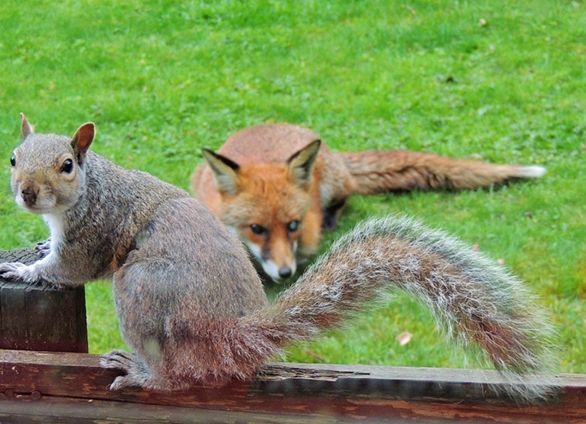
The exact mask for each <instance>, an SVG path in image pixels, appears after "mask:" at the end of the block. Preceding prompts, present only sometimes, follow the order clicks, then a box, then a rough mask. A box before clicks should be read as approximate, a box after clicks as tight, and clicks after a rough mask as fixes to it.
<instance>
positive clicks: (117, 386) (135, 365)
mask: <svg viewBox="0 0 586 424" xmlns="http://www.w3.org/2000/svg"><path fill="white" fill-rule="evenodd" d="M100 365H101V366H102V367H104V368H114V369H119V370H122V371H124V372H126V375H120V376H118V377H116V378H115V379H114V381H113V382H112V384H110V386H109V387H108V388H109V389H110V390H121V389H123V388H125V387H142V388H152V387H155V386H158V385H160V382H159V384H157V383H156V382H155V378H154V376H153V374H152V373H151V371H150V370H149V368H148V366H147V365H146V364H145V363H144V362H143V361H142V360H141V359H140V358H139V357H138V355H136V354H133V353H127V352H123V351H120V350H115V351H112V352H110V353H108V354H106V355H104V356H102V357H101V358H100Z"/></svg>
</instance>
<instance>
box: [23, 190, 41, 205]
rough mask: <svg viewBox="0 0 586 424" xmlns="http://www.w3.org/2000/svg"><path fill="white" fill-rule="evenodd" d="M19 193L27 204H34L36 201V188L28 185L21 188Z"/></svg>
mask: <svg viewBox="0 0 586 424" xmlns="http://www.w3.org/2000/svg"><path fill="white" fill-rule="evenodd" d="M20 193H21V196H22V200H24V203H26V204H27V206H34V204H35V203H36V201H37V190H35V189H34V188H33V187H30V186H29V187H26V188H23V189H22V190H21V192H20Z"/></svg>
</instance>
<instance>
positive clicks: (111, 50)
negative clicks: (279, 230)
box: [0, 0, 586, 372]
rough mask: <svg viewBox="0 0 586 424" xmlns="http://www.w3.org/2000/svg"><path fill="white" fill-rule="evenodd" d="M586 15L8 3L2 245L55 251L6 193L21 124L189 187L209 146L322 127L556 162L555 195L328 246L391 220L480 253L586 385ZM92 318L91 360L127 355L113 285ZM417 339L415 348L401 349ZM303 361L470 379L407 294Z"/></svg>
mask: <svg viewBox="0 0 586 424" xmlns="http://www.w3.org/2000/svg"><path fill="white" fill-rule="evenodd" d="M585 12H586V5H585V4H584V2H582V1H562V0H560V1H549V0H531V1H516V2H510V1H502V0H490V1H480V0H479V1H416V0H412V1H409V2H407V1H392V2H387V1H362V2H347V1H339V2H333V1H331V2H318V1H296V2H277V1H274V2H271V1H248V2H239V1H214V2H189V3H183V4H177V3H175V2H171V1H148V2H147V1H132V0H131V1H126V2H118V1H97V0H96V1H79V2H78V1H75V2H74V1H63V2H52V1H37V2H32V1H18V2H17V1H13V0H5V1H4V2H3V4H2V10H1V11H0V28H2V37H1V38H0V98H1V99H2V101H1V102H0V137H1V138H2V143H1V145H0V157H4V158H5V161H6V162H4V163H5V166H2V167H1V169H0V180H1V181H4V182H5V183H4V184H3V185H2V190H1V191H0V197H1V201H0V209H1V212H2V213H1V215H0V228H1V231H0V247H2V248H4V249H9V248H15V247H17V246H29V245H31V244H32V243H34V242H35V241H36V240H38V239H41V238H43V237H45V236H46V234H47V230H46V229H45V227H44V224H43V223H42V221H41V220H40V219H39V217H36V216H32V215H28V214H26V213H24V212H21V211H19V210H17V209H16V207H15V205H14V202H13V201H12V199H11V195H10V193H9V188H8V179H9V164H8V159H9V157H10V153H11V151H12V149H13V147H14V145H15V144H16V143H17V142H18V137H19V118H18V113H19V112H21V111H24V112H26V113H27V115H28V117H29V119H30V120H31V122H33V123H34V124H36V126H37V129H38V130H39V131H41V132H56V133H69V134H72V133H73V131H74V130H75V129H76V128H77V126H79V125H80V124H81V123H83V122H85V121H88V120H93V121H95V122H96V123H97V125H98V137H97V141H96V142H95V145H94V149H95V150H96V151H97V152H99V153H102V154H104V155H105V156H107V157H108V158H110V159H112V160H114V161H116V162H118V163H119V164H121V165H123V166H126V167H129V168H139V169H142V170H146V171H149V172H151V173H152V174H154V175H156V176H158V177H160V178H162V179H164V180H166V181H169V182H171V183H174V184H176V185H178V186H181V187H184V188H187V186H188V179H189V175H190V173H191V171H192V169H193V167H194V166H195V165H196V164H197V163H200V162H201V156H200V154H199V148H200V147H202V146H208V147H212V148H216V147H218V146H220V144H221V143H222V142H223V140H225V139H226V137H227V136H228V135H229V134H231V133H233V132H234V131H236V130H237V129H239V128H241V127H245V126H249V125H253V124H258V123H262V122H272V121H288V122H292V123H298V124H302V125H305V126H308V127H311V128H313V129H314V130H316V131H317V132H319V133H320V134H321V136H322V138H323V139H324V140H325V141H326V142H327V143H328V145H329V146H330V147H332V148H334V149H338V150H348V151H349V150H362V149H377V148H378V149H383V148H408V149H413V150H426V151H434V152H437V153H441V154H445V155H450V156H462V157H469V156H475V157H480V158H482V159H485V160H489V161H493V162H515V163H532V164H533V163H534V164H543V165H545V166H547V167H548V169H549V173H548V174H547V176H546V177H545V178H543V179H542V180H540V181H534V182H528V183H522V184H515V185H510V186H508V187H504V188H502V189H500V190H496V191H491V190H486V191H472V192H462V193H414V194H409V195H402V196H376V197H370V198H358V197H357V198H354V199H352V200H351V202H350V205H349V208H348V209H347V210H346V213H345V215H344V217H343V219H342V225H341V227H340V228H339V229H338V230H336V231H335V232H332V233H329V234H327V235H326V237H325V240H324V244H323V248H324V250H325V249H327V247H328V245H329V244H330V243H331V242H332V241H333V240H334V239H336V238H337V237H339V236H340V235H341V234H342V233H343V232H345V231H347V230H348V229H350V228H351V227H352V225H354V224H355V223H356V222H357V221H359V220H360V219H363V218H366V217H368V216H380V215H384V214H387V213H390V212H402V213H406V214H409V215H413V216H416V217H419V218H421V219H422V220H423V221H425V222H426V223H427V224H429V225H432V226H436V227H440V228H444V229H446V230H448V231H450V232H452V233H454V234H456V235H458V236H459V237H461V238H463V239H464V240H466V241H468V242H470V243H478V244H479V246H480V248H481V250H483V251H485V252H487V253H488V254H490V255H491V256H492V257H494V258H502V259H504V260H505V262H506V264H507V265H508V266H509V267H510V269H511V270H512V271H513V272H515V273H516V274H518V275H519V276H520V277H521V278H522V279H524V280H525V281H527V284H528V285H530V286H531V287H532V289H533V290H534V291H535V292H537V294H538V295H539V297H540V298H541V300H542V307H543V308H545V309H547V310H548V311H550V312H551V315H552V319H553V321H554V323H555V326H556V328H557V330H558V333H559V345H560V349H559V351H560V352H559V357H560V364H559V367H558V368H559V370H561V371H565V372H586V306H585V297H586V243H585V241H586V225H585V224H586V210H585V207H584V203H585V199H586V167H585V166H584V164H585V162H584V159H585V153H586V142H585V139H586V119H585V117H586V115H585V112H584V111H585V110H586V98H585V94H584V93H585V91H584V87H586V65H585V64H586V47H585V45H584V40H585V39H586V13H585ZM481 18H482V19H485V20H486V21H487V25H485V26H481V25H479V20H480V19H481ZM87 303H88V322H89V331H90V348H91V350H92V352H104V351H107V350H109V349H112V348H116V347H120V346H123V342H122V340H121V338H120V336H119V333H118V327H117V322H116V318H115V313H114V308H113V304H112V298H111V293H110V286H109V284H106V283H98V284H92V285H89V286H88V287H87ZM402 331H409V332H411V333H412V334H413V339H412V341H411V342H410V343H409V344H407V345H406V346H403V347H401V346H399V344H398V343H397V342H396V340H395V338H396V336H397V335H398V334H399V333H401V332H402ZM287 359H288V360H292V361H320V362H334V363H340V362H348V363H376V364H393V365H411V366H456V367H458V366H463V365H466V361H465V358H464V354H463V352H462V350H461V349H460V348H458V347H454V346H452V345H451V343H449V342H447V341H445V340H444V338H443V337H442V336H441V335H440V334H439V333H438V332H437V331H434V325H433V322H432V320H431V317H430V314H429V313H428V312H427V311H426V310H425V309H424V308H423V307H421V306H420V305H418V304H417V303H416V302H415V301H413V300H412V299H410V298H407V297H406V296H403V295H399V296H397V297H396V298H395V301H394V302H391V303H389V304H388V305H387V306H384V307H381V308H378V309H376V310H375V311H371V312H368V313H364V314H363V315H361V317H359V318H358V319H357V320H355V321H354V322H353V323H351V324H350V325H349V326H347V327H346V328H345V329H344V330H343V331H336V332H331V333H328V334H326V335H324V336H323V337H322V338H320V339H319V340H317V341H314V342H312V343H304V344H301V345H297V346H294V347H292V348H291V349H289V351H288V354H287ZM467 365H468V366H475V365H477V364H476V363H474V362H472V363H468V364H467Z"/></svg>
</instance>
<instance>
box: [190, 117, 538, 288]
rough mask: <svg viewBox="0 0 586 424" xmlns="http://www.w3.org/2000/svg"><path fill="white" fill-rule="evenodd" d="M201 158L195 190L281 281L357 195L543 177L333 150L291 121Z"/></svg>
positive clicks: (426, 158) (247, 132) (421, 155)
mask: <svg viewBox="0 0 586 424" xmlns="http://www.w3.org/2000/svg"><path fill="white" fill-rule="evenodd" d="M202 155H203V158H204V159H205V162H204V163H203V164H202V165H200V166H197V167H196V169H195V171H194V173H193V174H192V178H191V190H192V192H193V193H194V194H195V195H196V196H197V197H198V198H199V200H200V201H201V202H202V203H203V204H204V205H205V206H206V207H207V208H208V209H209V210H210V211H211V212H212V213H213V214H214V215H216V216H217V217H218V218H219V219H220V220H221V221H222V222H223V223H224V224H225V226H227V227H228V229H229V230H230V231H232V232H233V233H234V234H235V235H237V237H238V238H239V239H240V240H241V241H242V242H243V243H244V245H245V246H246V247H247V248H248V250H249V251H250V253H251V255H252V257H253V258H254V259H255V260H256V262H257V263H258V264H259V265H260V266H261V268H262V270H263V271H264V273H265V274H266V275H267V276H268V277H269V278H270V279H271V280H273V281H274V282H276V283H280V282H282V281H284V280H287V279H289V278H290V277H292V276H293V275H294V274H295V273H296V271H297V268H298V264H299V263H303V262H304V261H306V260H307V259H308V258H310V257H311V256H312V255H314V254H315V253H317V251H318V248H319V243H320V240H321V237H322V231H324V230H330V229H333V228H334V227H335V226H336V224H337V221H338V219H339V217H340V214H341V212H342V210H343V209H344V206H345V205H346V202H347V199H348V198H349V197H350V196H352V195H369V194H380V193H393V192H406V191H412V190H435V189H444V190H463V189H475V188H482V187H488V186H492V185H499V184H503V183H506V182H508V181H512V180H517V179H525V178H538V177H541V176H543V175H544V174H545V172H546V169H545V168H544V167H542V166H537V165H532V166H521V165H500V164H490V163H486V162H482V161H478V160H469V159H452V158H448V157H444V156H439V155H436V154H433V153H426V152H413V151H408V150H389V151H364V152H334V151H332V150H330V149H329V148H328V147H327V146H326V145H325V143H323V142H322V140H321V138H320V137H319V136H318V135H317V134H316V133H315V132H313V131H312V130H310V129H308V128H304V127H301V126H298V125H293V124H287V123H282V124H264V125H258V126H253V127H250V128H245V129H242V130H240V131H238V132H236V133H235V134H233V135H232V136H230V137H229V138H228V139H227V141H226V142H225V143H224V144H223V145H222V146H221V147H220V149H219V150H218V152H214V151H213V150H210V149H207V148H203V149H202Z"/></svg>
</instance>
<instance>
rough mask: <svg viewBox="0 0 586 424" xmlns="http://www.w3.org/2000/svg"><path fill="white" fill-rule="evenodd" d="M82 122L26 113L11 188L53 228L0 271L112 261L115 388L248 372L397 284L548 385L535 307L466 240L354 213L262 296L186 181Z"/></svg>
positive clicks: (78, 270) (541, 389) (65, 274)
mask: <svg viewBox="0 0 586 424" xmlns="http://www.w3.org/2000/svg"><path fill="white" fill-rule="evenodd" d="M94 136H95V126H94V124H93V123H86V124H83V125H82V126H80V127H79V129H78V130H77V131H76V132H75V134H74V135H73V137H67V136H61V135H54V134H37V133H35V132H34V131H33V128H32V126H31V125H30V124H29V123H28V121H27V119H26V117H25V116H24V115H22V141H21V143H20V145H19V146H18V147H16V149H15V150H14V153H13V154H12V157H11V165H12V177H11V187H12V191H13V193H14V197H15V200H16V203H17V204H18V205H19V206H21V207H23V208H24V209H26V210H27V211H30V212H33V213H36V214H41V215H42V216H43V218H44V219H45V221H46V222H47V224H48V226H49V228H50V231H51V238H50V244H49V246H48V252H47V254H46V256H45V257H43V258H42V259H41V260H39V261H38V262H36V263H34V264H32V265H23V264H20V263H3V264H0V276H1V277H3V278H6V279H11V280H21V281H24V282H26V283H29V284H53V285H57V286H74V285H80V284H84V283H86V282H88V281H90V280H93V279H96V278H103V277H109V276H112V280H113V288H114V297H115V303H116V309H117V313H118V316H119V319H120V327H121V332H122V335H123V337H124V339H125V341H126V343H127V344H128V346H129V347H130V348H132V350H133V353H126V352H122V351H114V352H111V353H109V354H106V355H104V356H102V358H101V365H102V366H104V367H108V368H116V369H121V370H123V371H124V372H125V374H123V375H120V376H118V377H116V379H115V380H114V381H113V382H112V384H111V385H110V386H109V388H110V389H111V390H119V389H122V388H125V387H129V386H138V387H142V388H145V389H156V390H164V391H169V390H180V389H185V388H188V387H190V386H192V385H194V384H197V383H204V384H217V385H219V384H225V383H227V382H228V381H230V380H232V379H249V378H252V377H253V376H254V375H255V373H256V372H257V371H258V370H259V368H260V367H261V366H262V365H263V364H265V363H266V362H267V361H268V360H269V359H270V358H272V357H274V356H275V355H277V354H279V353H280V352H281V351H282V348H283V347H284V346H285V345H286V344H289V343H291V342H294V341H296V340H305V339H309V338H311V337H314V336H315V335H316V334H317V333H318V332H319V331H320V330H322V329H328V328H333V327H336V326H339V325H340V324H341V323H342V322H343V320H344V318H346V317H348V316H349V315H352V313H353V312H356V311H358V310H360V309H363V308H364V307H366V306H367V305H368V304H372V303H375V302H373V301H375V300H376V299H379V298H381V296H383V295H384V294H385V293H386V292H388V291H389V290H390V289H393V288H398V289H402V290H406V291H407V292H409V293H411V294H413V295H415V296H416V297H418V298H419V299H420V300H421V301H422V302H423V303H424V304H425V305H427V306H428V307H429V308H430V309H431V310H432V311H433V313H434V314H435V316H436V318H437V320H438V322H439V323H440V324H441V325H442V326H443V328H444V329H445V330H446V332H447V333H448V335H450V336H452V337H454V338H455V339H457V340H462V341H464V342H471V343H474V344H477V345H478V346H480V347H481V348H482V349H483V350H484V352H485V353H486V356H487V357H488V358H489V359H490V360H491V362H492V363H493V364H494V366H495V368H497V369H498V370H500V371H501V372H503V373H504V374H505V375H507V376H510V377H511V378H512V379H513V381H515V382H519V383H520V384H512V385H511V388H510V389H509V390H510V394H512V395H514V396H516V397H517V398H519V397H521V398H523V399H535V398H539V397H543V396H545V395H546V394H548V393H549V392H550V389H551V386H550V385H549V384H548V383H546V382H545V380H540V384H535V383H533V382H530V381H529V380H530V379H527V376H528V375H530V374H532V373H534V372H541V371H544V370H546V369H547V365H548V362H549V360H550V355H549V351H550V345H551V343H550V342H549V340H550V339H549V335H548V334H549V332H548V325H547V324H545V322H546V320H545V318H544V317H543V314H542V312H541V310H540V308H538V307H536V306H534V304H535V302H534V298H533V297H532V296H531V295H530V294H529V293H528V291H527V290H526V289H525V288H524V285H523V284H522V283H521V282H520V281H519V280H518V279H517V278H515V277H514V276H512V275H511V274H509V273H508V272H507V271H506V270H505V269H504V268H503V267H502V266H500V265H498V264H496V262H494V261H492V260H490V259H488V258H486V257H485V256H483V255H482V254H481V253H478V252H475V251H473V250H472V249H471V248H470V247H468V246H467V245H465V244H464V243H463V242H460V241H458V240H456V239H454V238H452V237H450V236H448V235H446V234H445V233H443V232H441V231H437V230H431V229H428V228H426V227H425V226H423V225H421V224H419V223H418V222H416V221H414V220H412V219H409V218H406V217H401V216H390V217H387V218H383V219H374V220H370V221H366V222H364V223H361V224H359V225H358V226H357V227H356V228H355V229H354V230H353V231H351V232H350V233H349V234H347V235H345V236H343V237H342V238H341V239H340V240H338V241H337V242H336V243H334V244H333V246H332V247H331V249H330V251H329V252H328V253H326V254H325V255H323V256H322V257H321V258H318V259H317V261H316V262H315V263H314V264H313V265H311V266H310V267H309V268H308V269H307V271H306V272H305V273H304V274H303V275H302V276H301V277H300V279H299V280H298V281H297V282H296V283H295V284H294V285H292V286H291V287H290V288H289V289H287V290H286V291H284V292H283V293H282V294H281V295H280V296H279V297H278V298H277V300H276V301H275V302H274V303H272V304H269V302H268V301H267V298H266V295H265V293H264V291H263V286H262V282H261V280H260V279H259V277H258V276H257V273H256V272H255V269H254V267H253V265H252V263H251V261H250V259H249V257H248V256H247V254H246V252H245V249H244V247H243V246H242V245H241V243H240V242H239V241H238V240H237V239H236V237H235V236H234V235H233V234H231V233H230V232H229V231H228V230H227V229H226V228H225V227H224V226H223V225H222V224H221V222H220V221H219V220H218V219H217V218H215V217H214V216H213V215H212V214H211V213H210V212H209V211H208V210H207V209H206V208H205V207H204V206H202V204H201V203H200V202H199V201H198V200H196V199H194V198H192V197H190V196H189V194H188V193H187V192H185V191H183V190H181V189H179V188H176V187H174V186H172V185H170V184H167V183H165V182H162V181H160V180H159V179H157V178H155V177H153V176H151V175H149V174H147V173H144V172H139V171H130V170H126V169H123V168H121V167H119V166H117V165H115V164H114V163H112V162H110V161H108V160H107V159H105V158H104V157H102V156H100V155H98V154H95V153H93V152H91V151H89V147H90V144H91V143H92V141H93V140H94ZM541 382H543V383H541Z"/></svg>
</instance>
